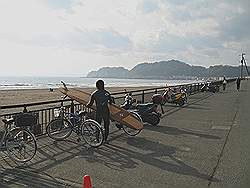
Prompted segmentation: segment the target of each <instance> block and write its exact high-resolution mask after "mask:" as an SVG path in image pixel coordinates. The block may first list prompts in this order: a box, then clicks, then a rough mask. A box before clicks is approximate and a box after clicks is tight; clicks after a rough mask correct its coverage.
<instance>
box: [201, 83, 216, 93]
mask: <svg viewBox="0 0 250 188" xmlns="http://www.w3.org/2000/svg"><path fill="white" fill-rule="evenodd" d="M200 91H201V92H205V91H207V92H213V93H215V92H219V91H220V87H219V86H218V85H215V84H212V83H211V82H207V83H205V84H204V85H203V86H202V87H201V89H200Z"/></svg>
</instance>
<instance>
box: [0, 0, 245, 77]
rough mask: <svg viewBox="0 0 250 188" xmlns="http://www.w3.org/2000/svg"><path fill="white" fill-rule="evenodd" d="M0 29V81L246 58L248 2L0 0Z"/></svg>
mask: <svg viewBox="0 0 250 188" xmlns="http://www.w3.org/2000/svg"><path fill="white" fill-rule="evenodd" d="M0 24H1V26H0V64H1V67H0V76H8V75H15V76H24V75H27V76H69V75H70V76H82V75H86V73H87V72H89V71H90V70H96V69H98V68H100V67H103V66H124V67H126V68H132V67H133V66H134V65H136V64H137V63H140V62H155V61H160V60H170V59H178V60H181V61H184V62H187V63H189V64H192V65H202V66H206V67H207V66H210V65H215V64H228V65H238V64H239V60H240V57H239V54H240V53H241V52H245V53H246V54H247V56H246V58H248V57H250V1H249V0H22V1H20V0H1V1H0ZM249 59H250V58H249Z"/></svg>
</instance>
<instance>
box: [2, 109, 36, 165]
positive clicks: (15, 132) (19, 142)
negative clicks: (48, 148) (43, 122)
mask: <svg viewBox="0 0 250 188" xmlns="http://www.w3.org/2000/svg"><path fill="white" fill-rule="evenodd" d="M2 121H3V123H4V134H3V136H2V138H1V142H0V151H7V154H8V156H9V157H10V158H11V159H12V160H13V161H15V162H20V163H26V162H28V161H30V160H31V159H32V158H33V157H34V156H35V154H36V151H37V144H36V138H35V136H34V134H33V133H32V132H31V131H30V130H29V128H28V127H31V126H32V125H35V123H36V121H37V119H36V117H35V116H34V115H33V114H31V113H20V114H17V115H16V116H15V117H14V118H10V119H3V120H2ZM13 124H14V128H11V127H12V125H13Z"/></svg>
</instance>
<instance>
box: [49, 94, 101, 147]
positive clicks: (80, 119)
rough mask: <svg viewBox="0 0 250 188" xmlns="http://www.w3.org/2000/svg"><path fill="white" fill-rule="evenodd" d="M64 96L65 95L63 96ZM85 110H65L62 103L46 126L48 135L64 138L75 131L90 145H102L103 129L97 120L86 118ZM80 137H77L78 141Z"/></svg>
mask: <svg viewBox="0 0 250 188" xmlns="http://www.w3.org/2000/svg"><path fill="white" fill-rule="evenodd" d="M64 98H65V97H64ZM87 114H88V113H87V111H77V112H76V113H70V112H66V110H65V107H64V106H63V103H61V107H60V109H59V110H58V111H55V114H54V115H55V117H56V118H55V119H54V120H52V121H51V122H49V124H48V126H47V127H46V131H47V133H48V136H49V137H50V138H52V139H54V140H64V139H66V138H67V137H69V136H70V135H71V133H72V132H75V133H76V134H77V135H78V136H81V137H82V138H83V139H84V141H85V142H86V143H87V144H88V145H90V146H92V147H98V146H100V145H102V143H103V140H104V134H103V129H102V127H101V126H100V124H99V123H98V122H96V121H95V120H93V119H88V117H87ZM80 140H81V138H80V137H79V138H78V141H80Z"/></svg>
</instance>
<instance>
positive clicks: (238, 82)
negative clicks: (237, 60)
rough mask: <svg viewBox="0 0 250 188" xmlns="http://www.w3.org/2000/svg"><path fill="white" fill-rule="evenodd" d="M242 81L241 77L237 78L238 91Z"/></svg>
mask: <svg viewBox="0 0 250 188" xmlns="http://www.w3.org/2000/svg"><path fill="white" fill-rule="evenodd" d="M240 81H241V79H240V78H239V77H238V78H237V79H236V86H237V91H239V90H240Z"/></svg>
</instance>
